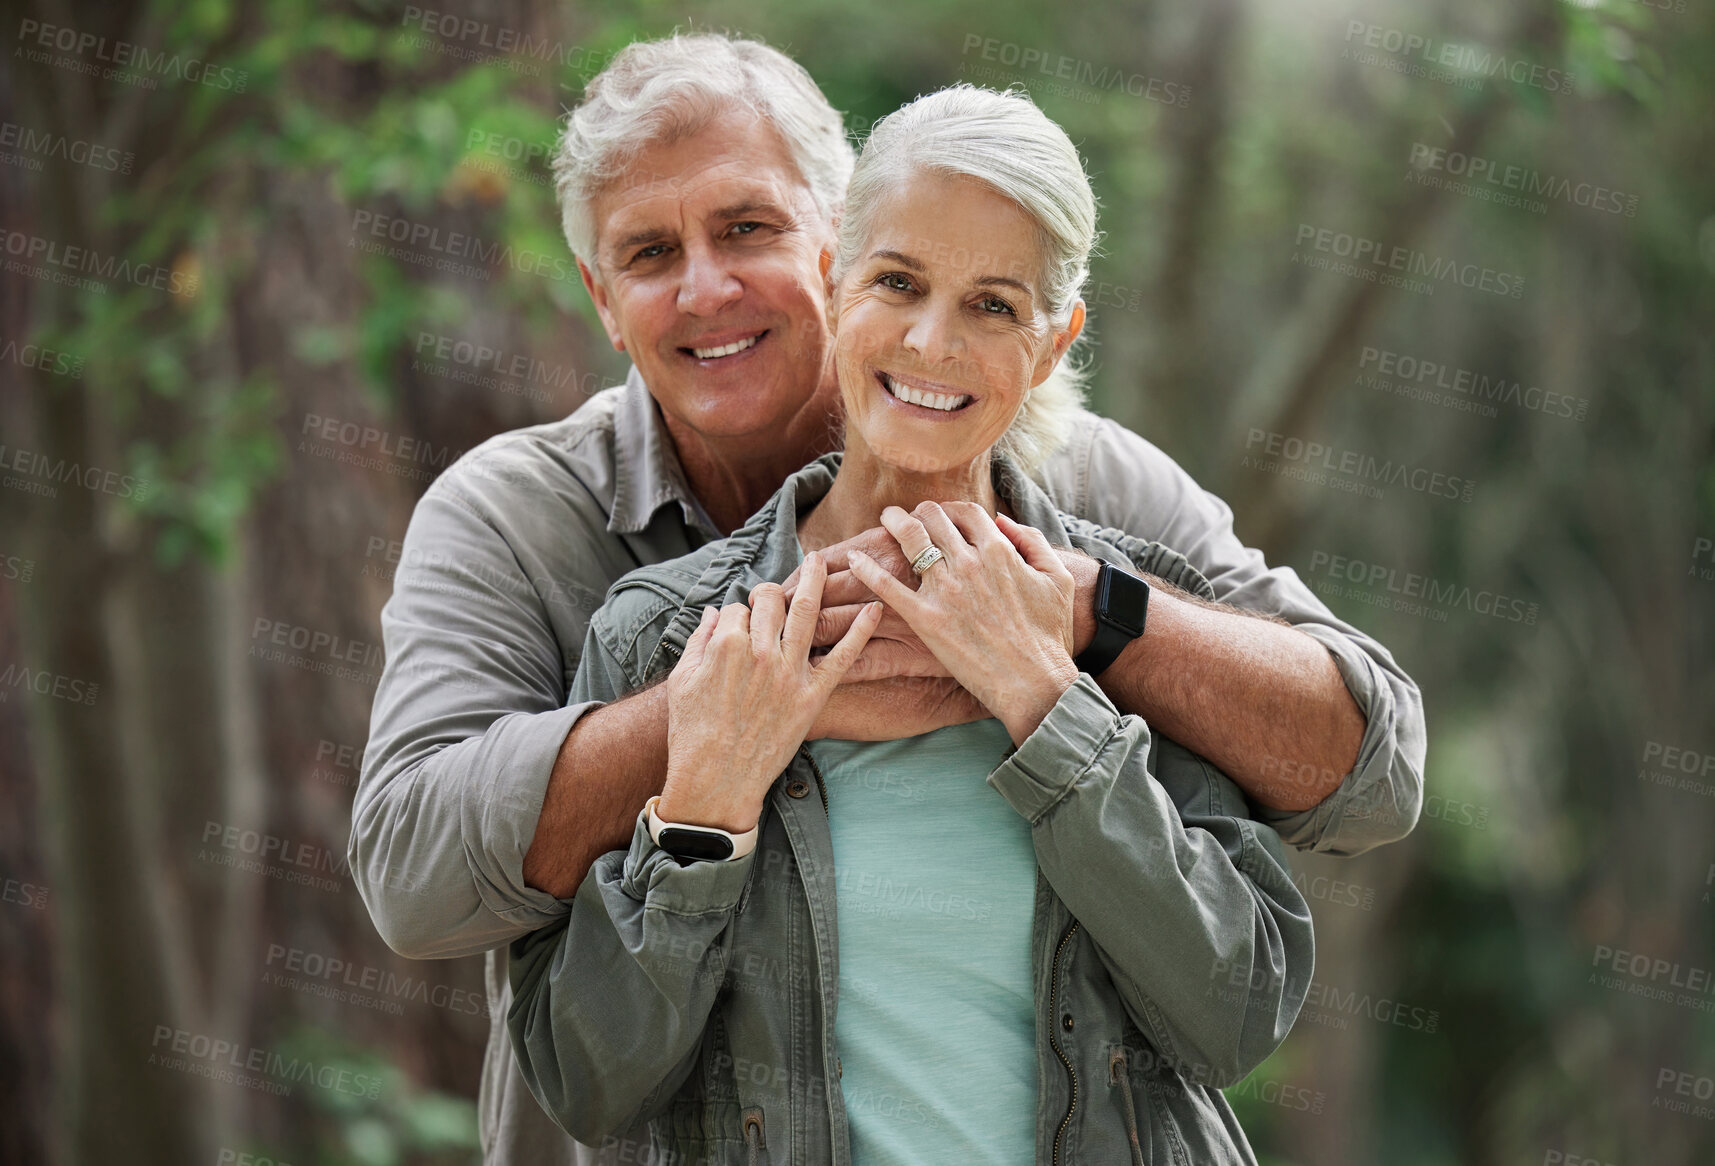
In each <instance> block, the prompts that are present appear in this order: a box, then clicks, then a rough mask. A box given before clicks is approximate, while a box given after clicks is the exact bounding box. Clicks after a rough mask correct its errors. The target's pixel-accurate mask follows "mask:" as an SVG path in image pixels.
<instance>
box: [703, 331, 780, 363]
mask: <svg viewBox="0 0 1715 1166" xmlns="http://www.w3.org/2000/svg"><path fill="white" fill-rule="evenodd" d="M761 339H762V334H761V333H760V332H759V333H757V334H756V335H755V336H752V337H751V338H750V339H749V340H734V341H733V342H732V343H731V344H723V345H721V347H719V348H693V349H691V351H692V352H694V353H695V354H696V356H697V359H698V360H713V359H714V358H715V357H717V356H731V355H732V354H733V353H735V352H743V351H744V350H745V349H747V348H750V347H752V346H753V345H754V344H755V343H756V342H757V341H758V340H761Z"/></svg>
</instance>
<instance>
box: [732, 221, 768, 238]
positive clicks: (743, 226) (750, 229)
mask: <svg viewBox="0 0 1715 1166" xmlns="http://www.w3.org/2000/svg"><path fill="white" fill-rule="evenodd" d="M761 229H762V224H761V223H750V222H745V223H734V224H733V225H732V233H733V234H735V235H751V234H755V233H756V232H757V231H760V230H761Z"/></svg>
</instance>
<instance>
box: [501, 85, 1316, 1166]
mask: <svg viewBox="0 0 1715 1166" xmlns="http://www.w3.org/2000/svg"><path fill="white" fill-rule="evenodd" d="M1094 239H1095V201H1094V198H1093V196H1092V194H1091V191H1090V188H1089V183H1088V180H1087V178H1086V177H1085V174H1084V170H1083V166H1082V163H1081V161H1080V160H1079V158H1078V154H1077V151H1076V150H1075V149H1074V148H1073V146H1072V144H1071V142H1070V141H1069V140H1068V139H1067V138H1066V135H1065V134H1064V133H1063V132H1062V131H1061V130H1060V129H1059V128H1058V127H1057V126H1055V125H1054V124H1053V123H1052V122H1051V121H1049V120H1048V119H1047V118H1046V117H1044V116H1043V115H1042V114H1041V113H1040V112H1039V111H1038V110H1037V109H1036V107H1035V106H1034V105H1033V104H1031V103H1030V101H1029V100H1028V99H1027V98H1025V97H1023V96H1022V95H1019V94H1012V93H1007V94H999V93H994V92H991V91H988V90H983V89H976V88H972V87H970V86H965V85H961V86H957V87H955V88H952V89H948V90H943V91H941V92H939V93H935V94H931V95H929V96H927V97H923V98H919V99H918V100H917V101H915V102H912V103H911V104H910V105H907V106H905V107H904V108H903V109H901V110H899V111H898V112H896V113H894V114H893V115H891V116H890V117H888V118H886V119H885V120H884V121H882V122H881V123H880V124H879V125H877V127H876V129H875V131H874V133H873V134H872V136H871V137H870V140H869V142H868V143H867V145H866V146H865V148H864V151H863V154H862V156H861V158H860V159H859V161H858V164H857V169H856V171H855V172H854V174H853V176H852V180H851V186H850V190H849V193H848V198H847V211H846V217H845V219H844V221H843V222H842V223H841V225H840V231H839V241H838V250H837V254H834V255H825V256H824V270H825V271H826V273H827V275H828V284H829V299H828V310H829V314H830V320H831V322H832V323H833V324H834V328H835V342H834V343H835V356H834V358H835V360H836V362H837V370H838V374H839V382H840V391H841V396H842V399H843V402H844V406H845V413H846V434H845V449H844V451H843V452H842V453H836V454H829V455H827V456H826V457H823V458H821V459H819V460H817V461H815V462H813V463H811V464H810V465H808V466H806V467H804V469H802V470H800V471H799V472H798V473H796V474H794V475H793V476H792V477H791V478H789V479H787V481H786V483H785V484H784V485H783V486H782V487H781V488H780V490H779V492H778V493H776V494H775V495H774V497H773V498H772V499H771V500H770V501H769V503H768V504H767V505H766V506H765V507H764V508H763V509H762V510H760V511H759V512H758V513H757V514H756V515H755V516H754V517H753V518H752V519H751V520H750V521H749V523H747V524H746V525H745V526H744V527H742V528H741V529H739V530H737V531H735V532H734V533H733V534H732V535H731V536H730V537H729V538H726V539H723V540H720V541H718V542H715V543H711V544H708V545H707V546H704V547H702V548H700V549H699V550H697V551H696V552H694V553H692V554H690V555H687V556H685V557H684V558H681V559H678V560H674V561H672V562H669V563H664V564H660V565H657V566H652V567H646V568H643V569H641V570H638V571H635V572H633V573H632V574H630V575H628V576H626V577H625V578H624V579H622V580H620V581H619V583H617V584H616V585H615V586H614V587H613V589H612V590H611V591H610V592H609V594H608V597H607V601H606V603H605V605H604V606H603V607H602V608H601V610H600V611H599V612H597V613H596V615H595V617H594V619H593V620H592V622H591V624H590V630H589V636H588V639H587V641H586V644H585V648H584V655H583V662H582V666H581V669H580V671H579V673H578V676H577V679H576V682H575V683H574V685H573V693H572V699H573V700H579V701H582V700H603V699H614V698H617V697H618V696H620V695H622V694H623V693H624V692H626V691H629V690H631V689H634V688H637V687H641V686H643V685H645V684H647V683H649V682H650V681H652V680H654V679H657V678H659V677H660V676H661V675H662V674H663V673H667V676H666V683H667V685H668V701H669V708H670V718H669V724H670V727H669V738H668V742H669V743H668V748H669V755H670V761H669V767H668V776H667V780H666V784H665V787H664V790H663V792H662V793H661V795H660V796H659V797H658V798H655V799H651V802H650V805H649V806H648V807H646V808H645V809H644V811H643V812H642V813H641V814H640V815H639V816H638V820H637V825H636V828H635V831H634V833H633V836H632V841H631V846H630V848H629V849H628V850H624V851H614V852H612V853H610V854H607V855H605V856H604V857H603V858H601V859H600V860H598V861H597V862H596V863H595V865H594V867H593V868H592V869H591V870H590V872H589V875H588V877H587V878H586V879H585V881H584V883H583V885H582V886H581V887H580V888H579V889H578V893H577V896H576V898H575V899H574V900H573V906H572V910H571V913H570V915H569V916H568V918H567V920H566V922H565V923H563V924H561V925H558V926H556V927H553V928H549V929H546V930H543V931H539V932H536V933H534V934H533V935H531V936H529V937H526V938H524V939H521V940H518V941H517V942H516V943H515V944H514V945H513V949H512V958H511V961H510V966H511V977H512V988H513V996H514V999H513V1005H512V1009H511V1012H510V1013H509V1015H508V1018H507V1019H508V1026H509V1029H510V1031H511V1034H512V1039H513V1045H514V1049H515V1051H516V1053H517V1056H518V1058H519V1062H520V1066H521V1068H522V1071H523V1075H524V1078H525V1080H526V1081H527V1082H528V1083H529V1085H530V1088H531V1090H532V1092H533V1093H534V1094H535V1096H536V1098H537V1100H538V1101H540V1102H541V1103H542V1105H543V1107H544V1108H545V1109H546V1110H547V1112H548V1113H549V1114H550V1115H552V1116H553V1117H554V1119H555V1120H556V1121H558V1122H559V1123H560V1124H561V1125H562V1126H563V1127H564V1128H565V1129H566V1130H567V1131H568V1132H569V1133H571V1134H572V1135H573V1136H574V1137H576V1138H578V1139H579V1140H581V1141H585V1142H595V1141H597V1140H599V1139H601V1138H603V1137H606V1136H608V1135H611V1134H616V1133H620V1132H625V1131H630V1130H632V1129H634V1128H635V1127H636V1126H638V1125H639V1124H640V1123H642V1122H643V1121H648V1123H649V1129H650V1133H651V1140H652V1147H653V1149H654V1151H655V1153H656V1154H657V1158H656V1159H655V1160H659V1161H666V1162H686V1163H690V1162H714V1163H726V1162H746V1163H756V1162H773V1163H809V1162H818V1163H819V1162H831V1163H849V1162H855V1163H859V1164H869V1163H925V1164H935V1166H941V1164H945V1163H952V1162H961V1163H962V1162H983V1163H1028V1162H1039V1163H1051V1164H1056V1166H1057V1164H1058V1163H1061V1162H1099V1163H1110V1162H1123V1161H1128V1160H1129V1161H1131V1162H1134V1163H1142V1162H1163V1163H1165V1162H1175V1163H1191V1162H1194V1163H1200V1164H1201V1163H1213V1162H1251V1161H1254V1158H1253V1156H1252V1154H1251V1151H1250V1147H1249V1145H1248V1144H1247V1142H1246V1140H1245V1137H1244V1134H1243V1132H1242V1131H1241V1130H1240V1128H1239V1127H1238V1125H1237V1123H1236V1122H1235V1121H1234V1118H1233V1114H1232V1111H1231V1110H1230V1109H1229V1108H1228V1106H1227V1104H1226V1102H1225V1100H1224V1099H1223V1098H1222V1096H1221V1094H1220V1093H1219V1092H1218V1090H1219V1088H1220V1087H1221V1086H1224V1085H1231V1084H1234V1083H1236V1082H1238V1081H1239V1080H1241V1079H1242V1078H1243V1077H1244V1076H1245V1075H1246V1074H1248V1073H1249V1072H1250V1071H1251V1069H1252V1068H1254V1067H1255V1066H1256V1065H1257V1064H1258V1063H1260V1062H1261V1061H1262V1060H1263V1058H1265V1057H1266V1056H1267V1055H1268V1054H1269V1053H1270V1052H1272V1051H1273V1050H1274V1049H1275V1047H1276V1046H1277V1045H1278V1044H1279V1042H1280V1041H1281V1040H1282V1039H1284V1037H1285V1036H1286V1033H1287V1031H1288V1030H1289V1029H1290V1027H1291V1025H1292V1022H1293V1020H1294V1019H1295V1017H1296V1016H1297V1013H1298V1008H1299V1005H1300V1004H1301V1002H1302V1000H1303V997H1304V993H1305V990H1306V988H1307V986H1308V982H1309V977H1310V972H1311V965H1312V938H1311V926H1310V918H1309V913H1308V910H1307V909H1306V907H1305V904H1304V901H1303V899H1302V898H1301V897H1300V896H1299V895H1298V893H1297V891H1296V890H1295V888H1294V887H1293V884H1292V880H1291V877H1290V875H1289V873H1288V871H1287V868H1286V862H1285V857H1284V851H1283V849H1282V846H1281V843H1280V841H1279V839H1278V838H1276V837H1275V835H1274V834H1273V833H1272V832H1271V831H1270V830H1269V829H1268V828H1267V827H1265V826H1261V825H1258V824H1257V823H1255V822H1252V821H1249V820H1247V819H1246V818H1245V817H1244V815H1245V813H1246V807H1245V804H1244V801H1243V799H1242V796H1241V794H1240V793H1239V791H1238V789H1237V787H1236V786H1234V785H1233V783H1232V782H1231V781H1229V780H1228V779H1227V778H1226V777H1225V776H1223V775H1222V774H1220V773H1218V772H1216V771H1215V769H1214V768H1213V767H1211V766H1210V765H1209V764H1208V763H1207V762H1206V761H1204V760H1202V759H1201V758H1199V757H1197V756H1195V755H1193V754H1191V753H1190V752H1188V751H1187V750H1185V749H1184V748H1183V747H1181V746H1179V745H1177V744H1175V743H1173V742H1172V741H1169V740H1167V739H1165V738H1163V737H1161V736H1160V735H1159V734H1153V733H1152V732H1151V730H1150V728H1149V726H1148V725H1147V724H1145V723H1144V722H1143V721H1142V720H1141V719H1139V718H1138V717H1135V716H1124V715H1121V714H1120V713H1119V712H1118V711H1117V710H1116V709H1115V708H1114V706H1113V705H1112V703H1111V702H1110V701H1109V700H1108V699H1107V697H1106V696H1105V695H1104V694H1103V693H1102V690H1101V689H1100V688H1099V687H1098V686H1097V685H1096V683H1095V681H1094V679H1093V678H1092V677H1091V676H1090V675H1089V674H1088V673H1087V672H1080V670H1079V669H1078V667H1077V666H1076V665H1075V664H1074V662H1073V659H1072V655H1071V644H1072V595H1073V589H1072V580H1071V577H1070V575H1069V574H1068V573H1067V571H1066V569H1065V568H1064V566H1063V565H1062V564H1061V562H1060V560H1059V559H1058V557H1057V556H1056V555H1055V554H1054V553H1053V551H1052V547H1053V546H1054V545H1062V546H1064V545H1071V546H1074V547H1077V548H1079V549H1081V550H1083V551H1085V552H1086V553H1088V554H1091V555H1093V556H1095V557H1097V558H1100V559H1103V560H1105V561H1107V562H1109V563H1113V564H1115V565H1116V566H1119V567H1130V568H1135V569H1137V570H1139V571H1146V572H1148V573H1150V574H1152V575H1156V576H1159V577H1161V578H1163V579H1166V580H1167V581H1168V582H1170V583H1173V584H1176V585H1178V586H1181V587H1183V588H1185V589H1187V590H1189V591H1194V592H1197V593H1200V594H1202V595H1204V596H1209V595H1211V594H1212V591H1211V589H1210V588H1209V585H1208V583H1207V581H1206V580H1204V579H1202V577H1201V576H1200V575H1198V574H1197V572H1196V571H1195V570H1194V569H1193V568H1192V567H1191V566H1190V564H1189V563H1188V562H1186V560H1184V559H1183V558H1182V557H1180V556H1179V555H1178V554H1177V553H1175V552H1173V551H1171V550H1169V549H1167V548H1165V547H1162V546H1160V545H1159V544H1153V543H1149V544H1145V543H1141V542H1137V541H1136V540H1132V539H1129V538H1128V537H1127V536H1124V535H1121V534H1119V533H1118V532H1113V531H1099V530H1097V528H1095V527H1093V526H1091V525H1090V524H1088V523H1084V522H1082V521H1080V520H1078V519H1074V518H1071V517H1069V516H1067V515H1064V514H1061V513H1058V512H1057V511H1055V509H1054V508H1053V506H1052V505H1051V504H1050V503H1049V501H1048V499H1047V497H1046V495H1045V494H1044V493H1043V492H1042V490H1041V489H1040V488H1038V487H1037V486H1036V485H1035V484H1034V483H1032V482H1031V481H1030V479H1029V478H1028V477H1027V476H1026V474H1025V472H1024V467H1025V466H1027V465H1028V464H1029V463H1030V462H1031V461H1033V460H1034V459H1035V458H1037V457H1040V456H1041V455H1042V454H1043V452H1044V451H1046V450H1048V449H1050V448H1052V445H1053V442H1054V441H1055V439H1056V428H1057V425H1058V424H1059V422H1060V418H1059V414H1060V412H1061V411H1062V410H1063V409H1064V408H1065V406H1066V403H1067V402H1068V401H1069V400H1072V399H1075V387H1073V386H1072V385H1071V381H1070V378H1068V377H1067V375H1066V373H1065V370H1064V368H1063V367H1061V361H1062V358H1063V357H1064V356H1065V354H1066V351H1067V349H1068V347H1069V346H1070V345H1071V343H1072V342H1073V340H1074V339H1075V338H1076V337H1077V335H1078V333H1079V331H1080V329H1081V328H1082V326H1083V319H1084V307H1083V302H1082V301H1081V300H1080V299H1079V298H1078V290H1079V287H1080V286H1081V284H1082V283H1083V280H1084V278H1085V275H1086V273H1087V259H1088V256H1089V253H1090V251H1091V248H1092V246H1093V244H1094ZM925 499H937V500H941V504H940V505H939V506H936V507H925V508H924V509H923V510H922V511H921V513H922V515H923V517H922V518H921V520H919V519H918V518H916V517H913V516H912V515H911V514H910V513H908V512H909V511H911V510H912V509H913V508H914V507H916V506H917V505H918V503H920V502H922V501H923V500H925ZM878 514H879V515H880V518H881V521H882V522H883V523H884V524H885V525H886V526H887V528H888V529H889V530H890V531H891V532H892V533H893V534H894V536H895V537H896V538H897V539H898V541H899V543H900V546H901V548H902V549H903V552H904V554H905V556H906V557H907V558H908V559H910V560H911V561H912V562H913V568H914V571H915V572H917V578H916V580H915V582H916V586H915V588H913V587H909V586H907V585H906V584H904V583H902V582H900V581H899V580H898V579H896V578H894V577H893V576H892V575H890V574H889V573H888V572H886V571H885V570H883V569H882V568H881V567H880V566H879V565H877V564H876V563H874V562H873V561H870V560H867V559H863V558H861V557H857V556H854V559H853V562H852V563H851V569H852V570H853V571H854V572H856V573H857V574H858V577H859V578H860V579H861V580H862V582H863V583H864V584H865V585H866V586H868V587H870V588H871V589H872V590H873V592H874V593H875V594H876V595H877V596H878V597H879V598H880V599H881V600H883V601H885V602H886V604H887V605H888V606H889V607H891V608H892V609H893V611H894V612H895V613H896V614H897V615H898V616H899V617H900V618H902V619H903V620H904V621H905V622H906V623H907V624H909V626H910V628H911V630H912V631H914V632H915V633H916V634H917V635H919V636H920V637H921V638H922V640H923V641H924V643H925V644H926V645H927V646H928V648H929V649H930V650H931V651H932V652H933V653H934V654H935V655H936V657H937V658H938V659H939V660H940V661H941V662H942V663H943V664H944V665H945V666H946V668H947V670H948V671H949V673H951V675H952V676H954V677H955V678H956V679H957V680H958V681H959V682H960V684H962V685H963V686H964V687H965V688H966V689H968V690H970V692H971V693H972V694H973V695H974V696H975V697H976V698H977V699H978V700H980V701H981V703H982V704H983V706H984V707H985V708H986V709H987V710H988V711H989V712H991V713H992V714H993V715H992V716H991V717H989V718H986V719H981V720H976V721H973V722H971V723H969V724H965V725H956V726H951V727H948V728H943V729H939V730H937V731H935V732H932V733H928V734H925V735H922V736H919V737H914V738H910V739H906V740H901V741H893V742H881V743H870V742H847V741H833V740H817V741H810V742H806V740H805V736H806V734H807V733H808V731H809V729H810V726H811V725H812V723H813V722H814V720H815V718H816V714H817V712H818V710H819V709H820V708H821V706H822V704H823V702H824V701H825V700H826V699H827V695H828V692H829V690H830V689H831V687H832V686H833V684H834V683H836V682H837V681H838V679H839V676H840V674H841V673H842V672H843V670H844V669H845V668H847V667H849V666H850V664H851V662H852V660H853V659H855V658H856V656H857V654H858V652H859V651H860V650H861V649H862V647H863V645H864V643H865V641H866V640H867V638H868V637H869V636H870V635H871V634H872V633H873V631H874V629H875V627H876V625H877V624H878V622H879V620H880V617H881V610H880V608H881V604H880V603H871V604H868V605H867V606H865V607H864V608H863V609H862V611H861V612H860V613H859V614H857V616H856V617H855V618H853V619H851V621H850V627H849V629H848V630H847V631H846V632H845V634H844V637H843V638H842V639H841V640H840V641H839V642H838V643H837V644H836V645H835V646H834V647H833V648H832V649H831V650H829V651H828V652H827V653H826V655H822V656H818V655H815V654H814V653H812V651H811V648H810V645H811V642H812V639H813V630H814V627H815V623H816V620H817V617H818V615H819V614H821V613H820V612H819V604H820V595H821V589H822V584H823V581H824V580H825V578H826V565H825V564H824V563H823V562H822V559H821V556H820V554H818V551H819V550H820V549H821V548H825V547H829V546H831V545H833V544H835V543H837V542H840V541H841V540H843V539H845V538H846V537H848V536H850V535H852V534H855V533H857V532H859V531H861V530H865V529H868V528H869V527H871V526H872V525H874V523H875V520H876V516H877V515H878ZM800 566H801V567H802V570H801V572H800V577H799V581H798V586H797V587H796V588H795V592H794V594H793V596H792V599H791V602H790V604H789V605H788V604H787V602H786V600H785V595H784V592H783V589H782V588H781V586H780V582H781V581H782V580H785V579H787V578H788V577H789V576H790V575H791V574H792V573H793V572H794V570H795V569H797V568H799V567H800ZM1104 570H1105V569H1104ZM746 597H748V599H749V604H748V605H746V604H745V603H744V602H743V601H744V600H745V598H746ZM717 607H718V611H717ZM681 1155H682V1156H681Z"/></svg>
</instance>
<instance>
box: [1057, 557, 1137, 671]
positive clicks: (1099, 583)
mask: <svg viewBox="0 0 1715 1166" xmlns="http://www.w3.org/2000/svg"><path fill="white" fill-rule="evenodd" d="M1148 614H1149V584H1147V583H1145V582H1144V581H1143V580H1142V579H1139V578H1138V577H1137V576H1136V575H1133V574H1132V573H1131V572H1129V571H1122V570H1120V569H1119V568H1118V567H1116V566H1114V565H1113V564H1112V563H1108V562H1104V563H1103V564H1102V570H1101V574H1099V575H1097V576H1096V635H1095V638H1094V639H1092V640H1091V641H1090V646H1089V647H1087V648H1085V649H1084V650H1083V651H1082V652H1079V653H1078V658H1077V659H1076V660H1075V661H1073V663H1075V664H1077V666H1078V671H1080V672H1088V673H1089V674H1090V675H1091V676H1097V677H1099V676H1100V675H1101V674H1102V673H1104V672H1106V671H1107V670H1108V669H1109V668H1112V667H1113V663H1114V661H1115V660H1118V659H1119V658H1120V653H1121V652H1123V651H1125V646H1126V645H1127V644H1129V643H1131V642H1132V641H1133V640H1135V639H1137V638H1138V637H1139V636H1141V635H1142V634H1143V622H1144V617H1145V616H1147V615H1148Z"/></svg>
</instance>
